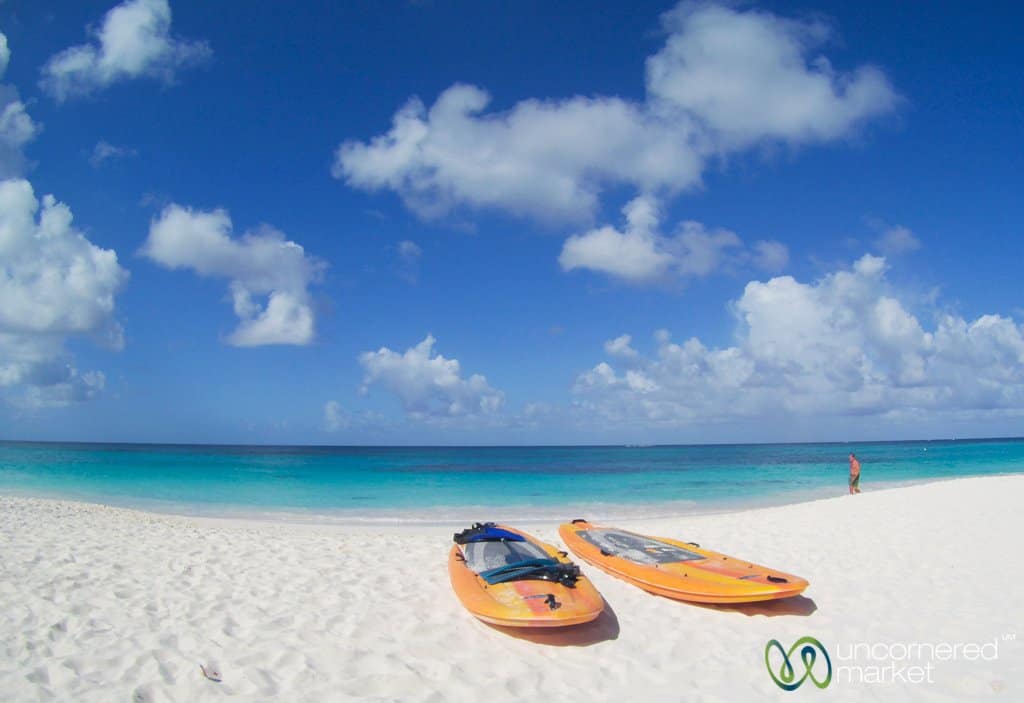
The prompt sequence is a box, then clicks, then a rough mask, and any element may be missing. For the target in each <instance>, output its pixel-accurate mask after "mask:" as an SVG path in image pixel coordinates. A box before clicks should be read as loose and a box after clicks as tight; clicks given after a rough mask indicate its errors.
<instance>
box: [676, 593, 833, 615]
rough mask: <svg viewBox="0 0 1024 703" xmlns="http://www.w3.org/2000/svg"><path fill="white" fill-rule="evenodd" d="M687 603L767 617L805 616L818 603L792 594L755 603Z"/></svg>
mask: <svg viewBox="0 0 1024 703" xmlns="http://www.w3.org/2000/svg"><path fill="white" fill-rule="evenodd" d="M689 605H696V606H698V607H700V608H707V609H708V610H719V611H723V612H728V611H731V612H734V613H741V614H743V615H746V616H748V617H749V616H751V615H764V616H765V617H769V618H775V617H779V616H780V615H798V616H800V617H807V616H808V615H810V614H811V613H813V612H814V611H815V610H817V609H818V605H817V604H816V603H815V602H814V600H813V599H812V598H808V597H807V596H793V597H792V598H783V599H782V600H766V601H760V602H757V603H735V604H729V603H690V604H689Z"/></svg>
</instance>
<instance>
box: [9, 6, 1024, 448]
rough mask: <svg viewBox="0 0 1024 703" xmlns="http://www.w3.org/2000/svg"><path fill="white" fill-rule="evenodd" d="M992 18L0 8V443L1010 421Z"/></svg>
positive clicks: (736, 431)
mask: <svg viewBox="0 0 1024 703" xmlns="http://www.w3.org/2000/svg"><path fill="white" fill-rule="evenodd" d="M1022 19H1024V16H1022V14H1021V11H1020V10H1019V9H1017V8H1016V7H1014V6H1012V5H1010V4H1006V5H1005V6H1001V7H999V6H994V7H990V8H988V9H987V10H986V12H984V13H980V12H973V11H970V10H969V8H967V7H966V6H963V5H954V4H950V5H948V6H939V5H934V4H929V5H928V6H927V7H925V6H923V5H922V6H911V5H900V6H895V7H889V6H886V5H885V4H874V5H870V6H864V5H862V4H859V5H855V4H849V3H817V4H814V5H807V4H796V3H761V4H744V5H723V4H716V3H682V4H679V5H673V4H672V3H632V4H630V5H629V6H628V7H627V6H626V5H625V4H623V5H622V6H620V7H609V8H604V9H602V12H600V13H595V12H594V10H593V6H592V4H590V3H559V4H558V7H556V8H552V7H551V4H550V3H516V4H511V5H507V6H492V5H484V4H480V3H442V2H419V3H380V4H361V5H356V4H342V3H327V2H323V3H301V4H299V6H298V7H291V8H289V9H288V10H287V11H285V10H283V9H282V7H281V6H280V5H277V4H272V3H227V2H225V3H189V2H183V1H181V0H171V2H170V3H168V2H165V1H164V0H130V1H128V2H124V3H121V4H114V3H112V2H110V1H109V0H108V1H107V2H74V3H71V2H68V3H47V2H33V3H21V2H7V3H4V4H2V5H0V32H2V33H3V35H4V36H5V38H6V44H7V52H6V55H7V60H6V61H5V62H4V63H6V70H5V71H4V72H3V75H2V77H0V83H2V84H3V87H2V88H0V101H2V102H3V105H2V106H0V109H2V110H3V112H2V113H0V114H2V115H3V118H2V119H0V177H3V178H6V179H8V180H6V181H4V183H3V184H2V187H0V283H2V288H0V436H2V437H4V438H10V439H68V440H98V441H112V440H122V441H174V442H189V441H195V442H242V443H316V444H362V443H370V444H386V443H510V444H519V443H578V442H586V443H591V442H596V443H602V442H627V443H629V442H705V441H706V442H723V441H733V442H743V441H814V440H846V439H875V438H893V439H896V438H918V437H922V438H927V437H950V436H995V435H1007V434H1013V435H1016V434H1020V431H1019V427H1020V420H1021V418H1022V416H1024V327H1022V325H1021V321H1022V319H1024V299H1022V296H1021V286H1020V285H1019V282H1018V281H1019V268H1020V262H1021V261H1024V243H1022V242H1024V238H1022V236H1021V234H1022V232H1021V228H1022V222H1024V208H1022V205H1021V198H1020V196H1019V194H1020V190H1021V185H1022V182H1021V169H1020V153H1021V148H1022V146H1024V120H1022V119H1021V118H1022V115H1021V105H1022V104H1024V78H1022V77H1021V73H1020V70H1019V68H1020V66H1021V65H1024V49H1022V48H1021V45H1020V42H1019V41H1018V38H1017V37H1016V34H1015V32H1016V28H1018V27H1019V26H1021V20H1022ZM3 53H4V52H0V57H2V55H3ZM49 194H52V196H53V198H54V199H55V200H53V201H50V200H47V199H46V198H45V196H47V195H49ZM58 203H62V204H63V205H59V204H58ZM42 213H47V214H45V215H44V214H42ZM68 213H70V214H71V216H73V220H72V221H71V222H70V223H69V222H68V220H67V217H68ZM115 256H116V260H115V258H114V257H115ZM624 335H628V338H627V337H625V336H624Z"/></svg>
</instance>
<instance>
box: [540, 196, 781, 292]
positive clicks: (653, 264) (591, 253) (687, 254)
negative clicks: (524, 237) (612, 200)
mask: <svg viewBox="0 0 1024 703" xmlns="http://www.w3.org/2000/svg"><path fill="white" fill-rule="evenodd" d="M623 213H624V214H625V217H626V226H625V228H624V229H623V231H621V232H620V231H619V230H617V229H615V228H614V227H611V226H608V225H605V226H603V227H599V228H597V229H593V230H590V231H589V232H585V233H583V234H578V235H574V236H572V237H569V239H567V240H566V241H565V244H564V245H563V247H562V253H561V254H560V255H559V257H558V261H559V263H560V264H561V266H562V269H563V270H565V271H572V270H573V269H589V270H591V271H598V272H600V273H605V274H608V275H610V276H614V277H617V278H621V279H623V280H626V281H628V282H630V283H636V284H641V283H650V282H653V281H657V280H659V279H662V278H664V277H666V276H668V275H673V276H679V277H686V276H707V275H709V274H711V273H713V272H715V271H717V270H718V269H720V268H721V267H722V266H724V265H725V264H727V263H730V262H732V263H738V262H741V261H742V260H745V259H751V258H752V259H753V261H754V263H756V264H758V265H759V266H764V265H765V264H770V265H773V266H777V265H779V264H780V263H781V264H782V265H784V264H785V258H786V257H787V254H786V248H785V246H784V245H782V244H780V243H778V242H758V243H757V245H756V247H755V252H756V253H755V254H754V255H753V256H751V255H750V253H749V252H747V251H746V250H745V249H744V247H743V242H742V241H741V240H740V238H739V237H738V236H737V235H736V234H735V233H734V232H730V231H729V230H725V229H718V230H708V229H706V228H705V227H704V225H702V224H701V223H699V222H693V221H684V222H682V223H680V224H679V225H678V227H677V230H676V232H675V234H672V235H669V236H666V235H663V234H661V233H660V232H659V230H658V217H659V215H658V210H657V205H656V203H655V200H654V199H653V198H651V197H650V196H643V195H642V196H639V197H637V198H635V199H633V200H632V201H630V202H629V203H627V204H626V206H625V208H623Z"/></svg>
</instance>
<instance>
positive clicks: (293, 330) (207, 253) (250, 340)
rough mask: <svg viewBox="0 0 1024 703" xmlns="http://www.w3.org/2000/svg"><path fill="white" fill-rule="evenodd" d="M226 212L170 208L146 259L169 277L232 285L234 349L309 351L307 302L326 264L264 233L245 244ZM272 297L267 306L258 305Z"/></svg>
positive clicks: (153, 231)
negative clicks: (184, 275) (182, 274)
mask: <svg viewBox="0 0 1024 703" xmlns="http://www.w3.org/2000/svg"><path fill="white" fill-rule="evenodd" d="M231 235H232V224H231V217H230V216H229V215H228V213H227V211H225V210H221V209H217V210H211V211H201V210H192V209H191V208H186V207H182V206H181V205H177V204H172V205H168V206H167V207H165V208H164V210H163V211H162V212H161V213H160V215H159V216H158V217H157V218H156V219H154V220H153V222H152V223H151V224H150V227H149V237H148V238H147V239H146V241H145V243H144V244H143V246H142V250H141V253H142V254H143V255H144V256H147V257H149V258H150V259H152V260H153V261H155V262H157V263H159V264H161V265H163V266H166V267H167V268H170V269H180V268H188V269H192V270H193V271H195V272H196V273H197V274H199V275H200V276H210V277H219V278H227V279H228V280H229V286H228V287H229V290H230V293H231V299H232V304H233V306H234V311H235V314H236V315H237V316H238V318H239V320H240V322H239V325H238V327H237V328H236V329H235V331H234V332H232V333H231V335H230V336H229V337H228V342H229V343H231V344H233V345H235V346H242V347H251V346H262V345H267V344H298V345H304V344H309V343H310V342H312V341H313V337H314V326H315V325H314V323H315V316H314V313H313V306H312V301H311V299H310V294H309V286H310V284H311V283H314V282H316V281H318V280H319V279H320V277H321V275H322V273H323V269H324V268H325V264H324V263H323V262H321V261H320V260H318V259H316V258H315V257H312V256H310V255H308V254H306V252H305V250H304V249H303V248H302V247H301V246H300V245H298V244H296V243H295V242H293V241H290V240H287V239H285V236H284V234H283V233H281V232H278V231H277V230H275V229H273V228H271V227H267V226H263V227H260V228H259V229H257V230H255V231H252V232H246V233H245V234H244V235H242V236H241V237H239V238H234V237H232V236H231ZM262 296H266V302H262V301H261V300H259V298H260V297H262Z"/></svg>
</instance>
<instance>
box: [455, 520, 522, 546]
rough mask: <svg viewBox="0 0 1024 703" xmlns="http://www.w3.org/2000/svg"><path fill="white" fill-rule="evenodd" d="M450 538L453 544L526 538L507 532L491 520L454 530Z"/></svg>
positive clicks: (514, 540) (517, 540)
mask: <svg viewBox="0 0 1024 703" xmlns="http://www.w3.org/2000/svg"><path fill="white" fill-rule="evenodd" d="M452 539H453V540H454V541H455V544H469V543H470V542H525V541H526V538H525V537H523V536H522V535H517V534H516V533H515V532H509V531H508V530H505V529H502V528H500V527H498V526H497V525H495V524H494V523H493V522H474V523H473V526H472V527H468V528H466V529H465V530H463V531H462V532H456V533H455V534H454V535H453V536H452Z"/></svg>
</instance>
